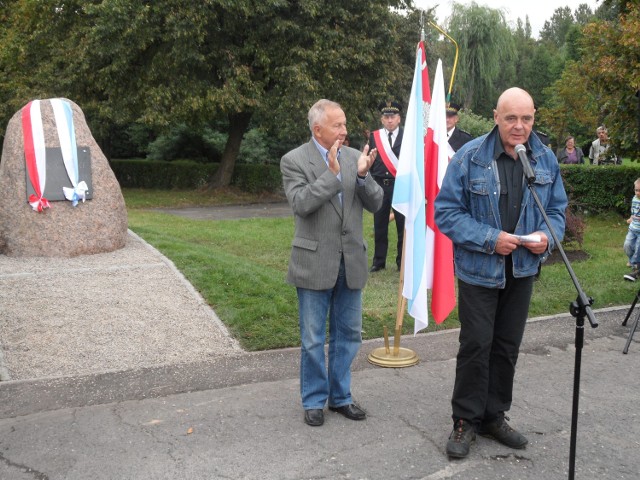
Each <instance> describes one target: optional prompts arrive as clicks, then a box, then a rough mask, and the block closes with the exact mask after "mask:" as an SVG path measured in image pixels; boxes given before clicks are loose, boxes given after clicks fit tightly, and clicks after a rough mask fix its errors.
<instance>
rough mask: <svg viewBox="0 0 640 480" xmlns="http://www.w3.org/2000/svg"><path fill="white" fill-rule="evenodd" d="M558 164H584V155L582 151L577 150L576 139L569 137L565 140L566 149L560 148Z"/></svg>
mask: <svg viewBox="0 0 640 480" xmlns="http://www.w3.org/2000/svg"><path fill="white" fill-rule="evenodd" d="M556 158H557V159H558V163H563V164H565V165H576V164H579V163H584V154H583V153H582V150H580V149H579V148H576V139H575V138H573V137H572V136H571V135H569V136H568V137H567V138H565V140H564V148H559V149H558V151H557V152H556Z"/></svg>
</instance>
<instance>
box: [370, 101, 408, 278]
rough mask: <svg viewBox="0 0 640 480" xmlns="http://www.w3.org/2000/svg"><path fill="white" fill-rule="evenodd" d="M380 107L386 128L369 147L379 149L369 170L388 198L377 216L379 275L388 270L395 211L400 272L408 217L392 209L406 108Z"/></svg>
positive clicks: (384, 104)
mask: <svg viewBox="0 0 640 480" xmlns="http://www.w3.org/2000/svg"><path fill="white" fill-rule="evenodd" d="M378 108H379V110H380V115H381V116H380V123H382V128H380V129H379V130H375V131H374V132H372V133H371V135H370V136H369V145H370V146H371V147H372V148H373V147H375V148H376V149H377V150H378V155H377V156H376V159H375V161H374V162H373V165H372V166H371V169H370V170H369V171H370V173H371V175H372V176H373V179H374V180H375V181H376V182H377V183H378V185H380V186H381V187H382V190H383V192H384V197H383V200H382V207H380V210H378V211H377V212H376V213H374V215H373V229H374V240H375V248H374V254H373V262H372V265H371V269H370V271H371V272H377V271H378V270H382V269H383V268H385V267H386V261H387V251H388V247H389V238H388V237H389V221H390V215H391V213H392V212H393V217H395V223H396V231H397V233H398V242H397V254H396V265H397V266H398V269H400V263H401V261H402V240H403V236H404V216H403V215H402V214H401V213H400V212H397V211H395V210H393V209H392V207H391V201H392V199H393V185H394V183H395V179H396V169H397V166H398V158H399V157H400V147H401V146H402V134H403V129H402V127H401V126H400V122H401V120H402V117H401V113H402V106H401V105H400V103H398V102H396V101H386V102H382V103H381V104H380V105H379V107H378ZM393 217H392V218H393Z"/></svg>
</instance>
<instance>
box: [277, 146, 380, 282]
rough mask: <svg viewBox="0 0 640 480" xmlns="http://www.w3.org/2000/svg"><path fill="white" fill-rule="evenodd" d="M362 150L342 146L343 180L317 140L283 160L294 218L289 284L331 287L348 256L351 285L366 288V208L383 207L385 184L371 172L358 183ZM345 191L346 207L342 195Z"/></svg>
mask: <svg viewBox="0 0 640 480" xmlns="http://www.w3.org/2000/svg"><path fill="white" fill-rule="evenodd" d="M360 155H361V153H360V152H359V151H358V150H355V149H353V148H350V147H345V146H343V147H342V148H341V149H340V157H339V161H340V173H341V178H342V181H340V180H338V178H337V177H336V176H335V175H334V174H333V173H332V172H331V171H330V170H329V168H328V167H327V164H326V162H325V160H324V159H323V158H322V155H321V154H320V152H319V151H318V147H316V145H315V143H314V142H313V139H312V140H310V141H309V143H306V144H304V145H301V146H300V147H298V148H296V149H294V150H292V151H290V152H289V153H287V154H286V155H285V156H284V157H282V160H281V161H280V170H281V172H282V180H283V184H284V191H285V194H286V195H287V200H288V201H289V205H291V208H292V209H293V214H294V219H295V235H294V238H293V242H292V248H291V259H290V261H289V272H288V274H287V282H289V283H291V284H293V285H295V286H296V287H301V288H307V289H311V290H325V289H329V288H333V286H334V285H335V283H336V279H337V278H338V270H339V268H340V259H341V257H342V256H344V262H345V271H346V279H347V285H348V286H349V288H351V289H362V288H364V286H365V284H366V282H367V275H368V270H367V265H368V258H367V244H366V242H365V240H364V238H363V235H362V214H363V209H367V210H368V211H370V212H375V211H377V210H378V209H379V208H380V205H382V195H383V192H382V188H381V187H380V186H379V185H378V184H377V183H376V182H375V181H374V180H373V178H372V177H371V175H367V177H366V180H365V181H364V185H362V186H361V185H358V184H357V180H356V176H357V162H358V158H359V157H360ZM339 192H342V205H341V204H340V199H339V198H338V193H339Z"/></svg>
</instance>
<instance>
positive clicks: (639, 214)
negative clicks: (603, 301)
mask: <svg viewBox="0 0 640 480" xmlns="http://www.w3.org/2000/svg"><path fill="white" fill-rule="evenodd" d="M633 187H634V191H635V193H636V194H635V196H634V197H633V198H632V199H631V216H630V217H629V218H628V219H627V223H628V224H629V231H628V232H627V237H626V238H625V239H624V246H623V247H622V248H623V249H624V253H626V254H627V256H628V257H629V263H630V264H631V268H632V271H631V273H627V274H626V275H625V276H624V279H625V280H629V281H630V282H635V281H636V280H637V279H638V277H640V178H638V179H637V180H636V181H635V182H633Z"/></svg>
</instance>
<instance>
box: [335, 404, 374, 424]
mask: <svg viewBox="0 0 640 480" xmlns="http://www.w3.org/2000/svg"><path fill="white" fill-rule="evenodd" d="M329 410H331V411H332V412H338V413H339V414H340V415H344V416H345V417H347V418H348V419H349V420H364V419H365V418H367V413H366V412H365V411H364V410H362V409H361V408H360V407H358V406H357V405H356V404H355V403H350V404H349V405H343V406H342V407H329Z"/></svg>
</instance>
